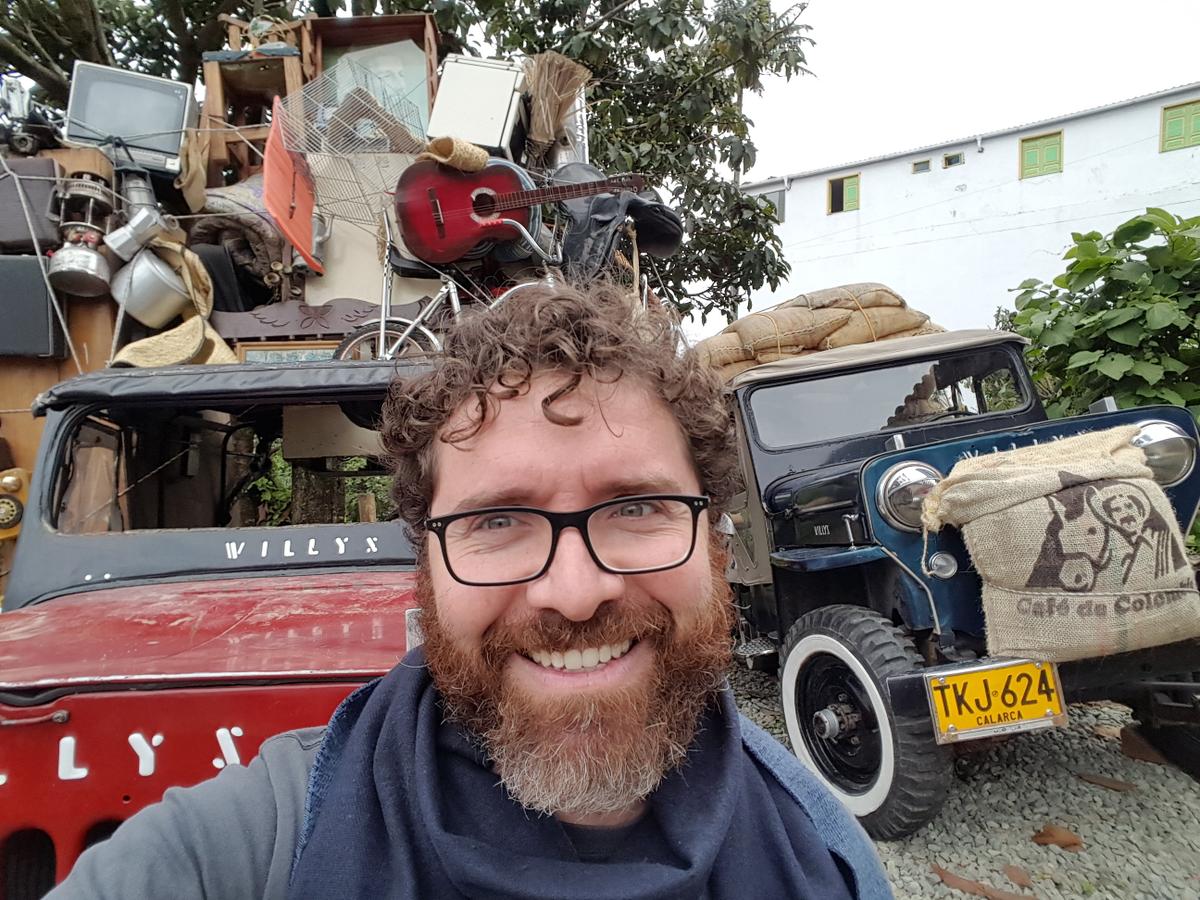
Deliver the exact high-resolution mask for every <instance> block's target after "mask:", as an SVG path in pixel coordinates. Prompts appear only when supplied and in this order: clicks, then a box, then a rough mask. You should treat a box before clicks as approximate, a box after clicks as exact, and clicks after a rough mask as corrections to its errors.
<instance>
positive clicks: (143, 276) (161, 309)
mask: <svg viewBox="0 0 1200 900" xmlns="http://www.w3.org/2000/svg"><path fill="white" fill-rule="evenodd" d="M112 295H113V299H114V300H116V301H117V302H118V303H119V304H121V305H122V306H124V307H125V312H127V313H128V314H129V315H131V316H133V317H134V318H135V319H137V320H138V321H139V322H141V323H142V324H143V325H146V326H147V327H149V328H162V327H163V326H165V325H166V324H167V323H168V322H170V321H171V320H172V319H174V318H175V317H176V316H178V315H179V314H180V313H181V312H183V311H184V310H185V309H187V308H188V304H190V303H191V298H190V297H189V296H188V292H187V288H186V287H184V284H183V279H182V278H180V277H179V276H178V275H176V274H175V272H174V271H173V270H172V269H171V267H170V266H168V265H167V264H166V263H165V262H163V261H162V260H161V259H159V258H158V256H157V255H156V254H155V253H154V251H153V250H147V249H144V250H139V251H138V252H137V253H136V254H134V257H133V259H131V260H130V261H129V262H128V263H126V264H125V265H124V266H122V267H121V269H120V270H119V271H118V272H117V274H116V275H115V276H114V277H113V280H112Z"/></svg>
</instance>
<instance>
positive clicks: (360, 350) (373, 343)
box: [333, 319, 442, 360]
mask: <svg viewBox="0 0 1200 900" xmlns="http://www.w3.org/2000/svg"><path fill="white" fill-rule="evenodd" d="M409 324H410V323H409V322H408V321H406V320H405V319H388V321H387V325H386V327H385V328H384V335H383V343H382V344H380V341H379V323H378V322H372V323H371V324H369V325H360V326H359V327H358V328H355V329H354V330H353V331H352V332H350V333H349V334H348V335H346V336H345V337H344V338H342V342H341V343H340V344H338V346H337V349H336V350H334V351H333V358H334V359H339V360H364V359H413V358H415V357H418V356H428V355H430V354H432V353H439V352H441V349H442V348H441V345H440V344H439V343H438V340H437V338H436V337H434V335H433V333H432V332H430V331H428V330H427V329H425V328H421V327H417V328H414V329H413V331H412V333H411V334H410V335H409V336H408V337H407V338H405V339H404V343H403V344H401V345H400V347H399V348H398V349H397V350H396V352H395V353H391V354H389V353H388V351H389V350H390V349H391V348H392V347H395V346H396V342H397V341H398V340H400V335H402V334H404V331H405V329H407V328H408V326H409Z"/></svg>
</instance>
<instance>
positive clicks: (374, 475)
mask: <svg viewBox="0 0 1200 900" xmlns="http://www.w3.org/2000/svg"><path fill="white" fill-rule="evenodd" d="M381 455H382V447H381V446H380V442H379V434H378V432H376V431H373V430H370V429H367V428H363V427H361V426H359V425H356V424H355V423H354V422H352V421H351V420H350V419H348V418H347V417H346V415H345V413H344V412H343V411H342V409H341V408H340V407H339V406H338V405H337V404H315V405H283V404H278V403H269V402H254V403H251V404H248V405H245V406H242V405H239V404H222V405H219V406H187V405H171V406H144V405H139V406H120V405H112V406H106V407H103V408H99V409H93V410H91V411H90V412H88V413H87V414H85V415H82V416H80V417H79V418H78V419H77V421H76V422H75V423H74V425H73V427H72V428H71V430H70V432H69V435H68V438H67V445H66V453H65V457H64V459H63V464H62V466H61V468H60V469H59V471H58V478H57V483H56V484H55V485H54V495H55V496H56V497H57V498H58V502H57V503H56V504H55V507H54V512H53V514H52V520H51V524H52V526H53V527H54V528H55V529H56V530H58V531H59V532H62V533H64V534H101V533H113V532H133V531H144V530H151V529H153V530H162V529H192V528H227V529H239V528H245V527H265V528H279V527H285V526H298V525H340V524H350V523H360V522H376V521H379V520H381V519H389V518H392V516H393V510H392V503H391V499H390V497H389V493H388V489H389V486H390V481H391V479H390V478H389V477H388V475H387V473H386V471H385V470H384V468H383V467H382V466H381V464H380V463H379V461H378V460H379V457H380V456H381Z"/></svg>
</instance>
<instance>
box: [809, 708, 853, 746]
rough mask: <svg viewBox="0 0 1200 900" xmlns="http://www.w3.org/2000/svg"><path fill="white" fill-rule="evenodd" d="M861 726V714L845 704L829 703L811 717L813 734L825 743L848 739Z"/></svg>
mask: <svg viewBox="0 0 1200 900" xmlns="http://www.w3.org/2000/svg"><path fill="white" fill-rule="evenodd" d="M861 724H862V713H860V712H859V711H858V710H856V709H855V708H854V707H852V706H850V705H849V704H847V703H831V704H829V705H828V706H827V707H825V708H824V709H819V710H817V712H816V713H815V714H814V715H813V732H814V733H815V734H816V735H817V737H819V738H821V739H822V740H826V741H836V740H840V739H842V738H846V737H849V738H851V739H852V740H853V738H854V737H856V735H854V731H856V730H857V729H858V727H859V726H860V725H861Z"/></svg>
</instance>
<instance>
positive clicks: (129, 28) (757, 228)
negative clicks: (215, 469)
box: [0, 0, 811, 317]
mask: <svg viewBox="0 0 1200 900" xmlns="http://www.w3.org/2000/svg"><path fill="white" fill-rule="evenodd" d="M343 2H346V3H349V4H350V6H349V8H350V10H351V11H353V12H355V13H359V14H371V13H374V12H376V11H379V12H382V13H401V12H430V13H432V14H433V15H434V16H435V17H436V20H437V24H438V27H439V29H441V31H442V32H443V35H444V37H445V38H446V39H447V42H448V43H450V44H451V45H452V46H461V47H464V48H466V49H467V50H468V51H469V52H477V53H487V54H488V55H492V54H498V55H513V54H518V53H520V54H534V53H540V52H543V51H546V50H557V51H559V52H561V53H563V54H564V55H566V56H568V57H570V58H572V59H575V60H578V61H579V62H581V63H583V64H584V65H586V66H587V67H588V68H589V69H591V71H592V73H593V75H594V84H593V87H592V88H591V90H590V92H589V98H588V99H589V107H590V115H589V119H590V137H591V139H590V150H591V158H592V162H593V163H594V164H595V165H597V166H598V167H599V168H601V169H604V170H605V171H608V172H627V171H634V172H641V173H644V174H646V175H647V176H649V177H650V178H651V180H652V181H653V182H655V183H657V184H658V185H660V186H662V187H663V188H664V189H665V190H666V191H667V192H668V193H669V195H670V202H671V205H672V206H674V207H675V208H676V209H678V210H679V211H680V213H681V215H682V216H683V219H684V223H685V226H686V228H687V232H688V234H687V238H686V240H685V243H684V246H683V249H682V250H681V251H680V253H679V254H678V255H677V256H676V257H674V258H672V259H669V260H651V262H650V265H651V275H652V276H654V277H655V278H656V280H658V281H659V282H660V283H661V285H662V286H663V289H664V291H665V293H666V296H667V299H668V300H669V301H671V302H672V303H673V304H674V305H675V306H676V307H678V308H679V309H680V311H681V312H684V313H689V312H699V313H700V314H701V315H707V314H709V313H712V312H714V311H715V312H717V313H719V314H723V315H725V316H727V317H733V316H735V315H736V314H737V309H738V305H739V304H741V303H745V302H746V301H747V300H748V299H749V296H750V294H751V292H753V291H755V290H758V289H760V288H762V287H763V286H764V285H768V286H770V287H771V288H772V289H774V288H777V287H778V286H779V284H780V283H781V282H782V281H783V279H784V278H785V277H786V276H787V273H788V271H789V268H788V265H787V263H786V261H785V260H784V258H783V248H782V245H781V243H780V241H779V238H778V237H777V236H776V234H775V227H774V226H775V219H774V210H773V208H771V206H770V205H769V204H768V203H765V202H763V201H760V200H757V199H754V198H751V197H747V196H746V195H745V194H743V193H742V192H741V190H740V188H739V181H740V178H741V176H742V174H744V173H745V172H747V171H748V170H749V169H750V167H751V166H752V165H753V164H754V157H755V147H754V143H753V141H752V140H751V138H750V128H751V126H752V124H753V123H752V122H751V121H750V120H749V119H748V118H747V116H746V115H745V113H744V112H743V109H742V99H743V97H744V95H745V93H746V92H747V91H755V92H758V91H761V90H762V86H763V78H764V77H766V76H768V75H776V76H783V77H785V78H791V77H793V76H795V75H799V74H802V73H806V72H807V69H806V68H805V56H804V50H805V47H806V46H807V45H808V44H809V43H811V41H810V39H809V37H808V35H807V32H808V30H809V26H807V25H805V24H802V23H801V22H800V21H799V20H800V16H801V14H802V13H803V11H804V9H805V4H804V3H799V4H796V5H795V6H793V7H791V8H790V9H788V10H787V11H785V12H783V13H782V14H776V13H774V12H772V10H771V6H770V3H769V0H661V2H656V0H462V2H458V0H418V2H405V0H309V3H310V4H311V7H309V6H305V7H302V8H299V9H295V10H292V11H293V12H296V13H300V12H304V11H307V9H308V8H312V9H314V10H316V11H318V12H321V13H326V14H332V13H336V12H337V11H338V9H339V8H340V7H341V6H342V4H343ZM273 11H274V12H279V10H278V9H276V10H272V9H271V8H270V7H267V8H265V9H264V7H263V4H262V2H261V0H257V2H255V0H148V2H147V0H0V62H4V63H7V64H8V65H9V66H10V67H12V69H14V70H15V71H17V72H20V73H21V74H23V75H26V76H28V77H30V78H32V79H33V80H34V81H36V82H37V83H38V84H39V85H41V86H42V87H43V88H44V89H45V90H46V92H47V94H48V96H49V97H50V98H51V99H52V100H54V101H56V102H59V103H63V102H65V100H66V96H67V77H68V73H69V72H70V68H71V63H72V62H73V60H74V59H86V60H90V61H94V62H116V63H118V64H121V65H125V66H128V67H130V68H134V69H138V70H139V71H144V72H148V73H151V74H158V75H170V76H172V77H176V78H179V79H181V80H184V81H190V80H192V79H194V78H195V76H196V73H197V71H198V67H199V61H200V54H201V53H202V52H203V51H204V50H210V49H215V48H217V47H219V46H220V45H221V40H222V29H221V26H220V23H219V22H218V21H217V16H218V15H219V14H220V13H222V12H226V13H234V14H237V15H239V16H241V17H249V16H251V15H253V14H254V13H255V12H267V13H271V12H273ZM284 14H287V13H286V12H285V13H284ZM106 54H107V57H106Z"/></svg>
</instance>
